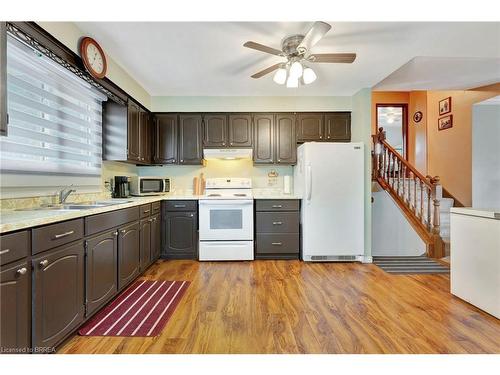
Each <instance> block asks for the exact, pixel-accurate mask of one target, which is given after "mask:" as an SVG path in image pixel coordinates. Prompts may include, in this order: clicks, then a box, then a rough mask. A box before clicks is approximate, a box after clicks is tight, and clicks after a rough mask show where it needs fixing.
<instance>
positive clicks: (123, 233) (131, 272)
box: [118, 222, 141, 290]
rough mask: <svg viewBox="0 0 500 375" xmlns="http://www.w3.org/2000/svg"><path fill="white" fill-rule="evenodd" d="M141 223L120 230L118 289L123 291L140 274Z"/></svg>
mask: <svg viewBox="0 0 500 375" xmlns="http://www.w3.org/2000/svg"><path fill="white" fill-rule="evenodd" d="M139 229H140V228H139V222H135V223H132V224H129V225H127V226H124V227H121V228H120V229H119V230H118V289H119V290H121V289H123V288H124V287H125V286H127V284H129V283H130V282H131V281H132V280H134V279H135V278H136V277H137V276H138V275H139V273H140V269H141V252H140V234H139Z"/></svg>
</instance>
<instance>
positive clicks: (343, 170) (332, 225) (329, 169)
mask: <svg viewBox="0 0 500 375" xmlns="http://www.w3.org/2000/svg"><path fill="white" fill-rule="evenodd" d="M304 146H305V149H304V175H305V183H304V186H305V187H304V194H303V195H302V196H303V204H302V231H303V237H302V240H303V242H302V249H303V258H304V260H310V257H311V256H354V255H363V254H364V155H363V153H364V147H363V144H362V143H311V144H305V145H304Z"/></svg>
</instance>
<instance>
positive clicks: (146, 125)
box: [139, 109, 151, 164]
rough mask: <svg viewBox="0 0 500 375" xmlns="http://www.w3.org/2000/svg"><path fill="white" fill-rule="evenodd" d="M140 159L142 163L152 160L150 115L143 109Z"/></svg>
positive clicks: (140, 113) (140, 132) (141, 112)
mask: <svg viewBox="0 0 500 375" xmlns="http://www.w3.org/2000/svg"><path fill="white" fill-rule="evenodd" d="M139 159H140V162H141V163H142V164H148V163H150V162H151V126H150V115H149V113H148V112H146V111H144V110H143V109H141V110H140V112H139Z"/></svg>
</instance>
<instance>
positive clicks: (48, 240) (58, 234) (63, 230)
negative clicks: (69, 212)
mask: <svg viewBox="0 0 500 375" xmlns="http://www.w3.org/2000/svg"><path fill="white" fill-rule="evenodd" d="M81 238H83V219H75V220H69V221H64V222H62V223H57V224H52V225H46V226H44V227H40V228H35V229H33V231H32V249H33V254H38V253H41V252H42V251H45V250H48V249H52V248H54V247H57V246H61V245H64V244H66V243H69V242H73V241H76V240H79V239H81Z"/></svg>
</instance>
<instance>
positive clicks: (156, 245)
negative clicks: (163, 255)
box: [150, 214, 161, 263]
mask: <svg viewBox="0 0 500 375" xmlns="http://www.w3.org/2000/svg"><path fill="white" fill-rule="evenodd" d="M151 220H152V225H151V259H150V263H153V262H155V261H156V260H157V259H158V258H159V257H160V252H161V220H160V214H157V215H155V216H153V217H152V218H151Z"/></svg>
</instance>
